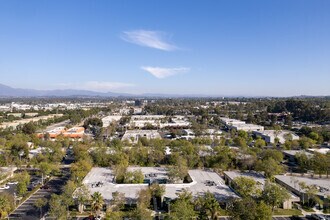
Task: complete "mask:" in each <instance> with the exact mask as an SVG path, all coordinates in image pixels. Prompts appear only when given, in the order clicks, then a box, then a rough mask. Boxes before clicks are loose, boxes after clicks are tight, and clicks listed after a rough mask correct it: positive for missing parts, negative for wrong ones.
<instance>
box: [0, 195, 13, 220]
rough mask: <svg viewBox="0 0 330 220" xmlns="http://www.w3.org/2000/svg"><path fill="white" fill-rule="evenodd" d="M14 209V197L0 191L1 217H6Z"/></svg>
mask: <svg viewBox="0 0 330 220" xmlns="http://www.w3.org/2000/svg"><path fill="white" fill-rule="evenodd" d="M13 209H14V197H13V196H12V195H10V194H7V193H0V219H4V218H5V217H6V216H7V215H8V214H9V213H10V212H11V211H12V210H13Z"/></svg>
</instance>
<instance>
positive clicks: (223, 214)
mask: <svg viewBox="0 0 330 220" xmlns="http://www.w3.org/2000/svg"><path fill="white" fill-rule="evenodd" d="M228 215H229V212H228V211H227V210H225V209H221V210H220V211H219V212H218V216H228Z"/></svg>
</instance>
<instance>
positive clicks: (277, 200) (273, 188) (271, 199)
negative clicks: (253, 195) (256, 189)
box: [262, 181, 290, 211]
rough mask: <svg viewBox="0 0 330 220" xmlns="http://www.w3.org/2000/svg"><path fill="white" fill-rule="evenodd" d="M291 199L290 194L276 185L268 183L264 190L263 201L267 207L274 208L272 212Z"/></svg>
mask: <svg viewBox="0 0 330 220" xmlns="http://www.w3.org/2000/svg"><path fill="white" fill-rule="evenodd" d="M289 198H290V194H289V193H288V192H287V191H286V190H285V189H284V188H282V187H280V186H279V185H277V184H276V183H271V182H270V181H266V183H265V186H264V190H263V192H262V199H263V200H264V201H265V203H266V204H267V205H270V206H271V207H272V211H274V208H275V207H276V206H279V205H281V204H283V202H284V201H285V200H287V199H289Z"/></svg>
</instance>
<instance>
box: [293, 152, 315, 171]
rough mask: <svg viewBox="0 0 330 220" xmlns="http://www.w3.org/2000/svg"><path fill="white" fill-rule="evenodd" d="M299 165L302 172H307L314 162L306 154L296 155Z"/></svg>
mask: <svg viewBox="0 0 330 220" xmlns="http://www.w3.org/2000/svg"><path fill="white" fill-rule="evenodd" d="M295 157H296V159H297V163H298V165H299V167H300V169H301V171H302V172H306V171H307V170H308V169H310V168H311V166H312V160H311V159H310V158H309V157H308V156H307V154H305V153H303V152H302V153H297V154H296V155H295Z"/></svg>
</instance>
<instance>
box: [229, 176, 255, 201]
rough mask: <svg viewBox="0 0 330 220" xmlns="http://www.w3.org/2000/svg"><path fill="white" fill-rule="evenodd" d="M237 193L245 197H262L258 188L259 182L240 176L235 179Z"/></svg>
mask: <svg viewBox="0 0 330 220" xmlns="http://www.w3.org/2000/svg"><path fill="white" fill-rule="evenodd" d="M234 182H235V189H236V191H237V192H238V193H239V194H240V195H241V196H242V197H243V198H246V197H252V196H253V197H258V196H260V193H261V189H260V188H258V186H257V182H256V181H255V180H254V179H252V178H250V177H245V176H239V177H236V178H235V179H234Z"/></svg>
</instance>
